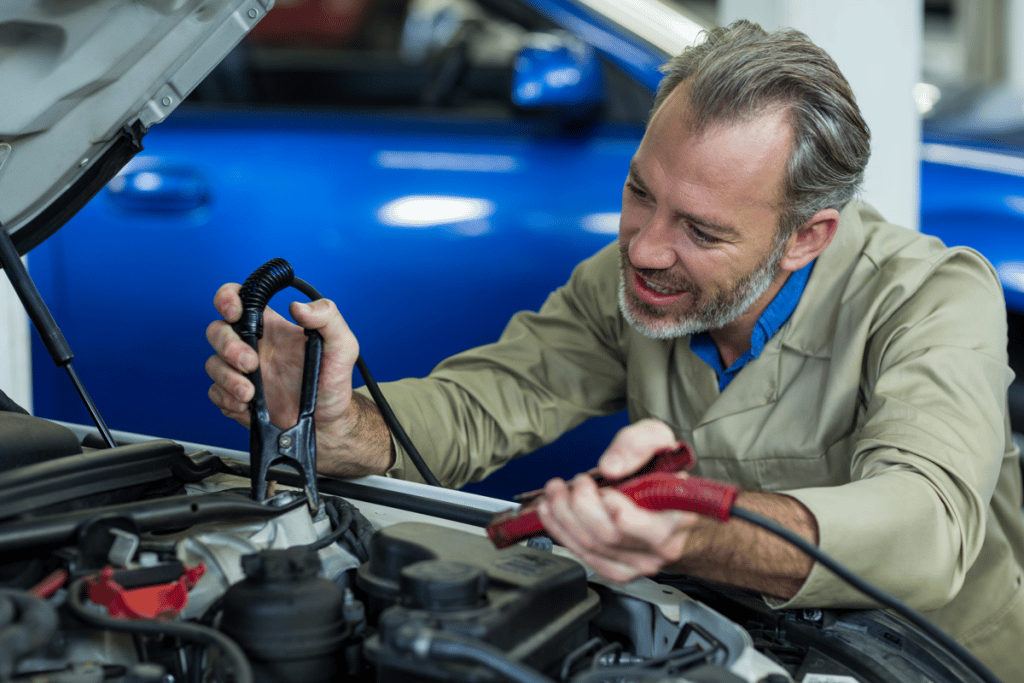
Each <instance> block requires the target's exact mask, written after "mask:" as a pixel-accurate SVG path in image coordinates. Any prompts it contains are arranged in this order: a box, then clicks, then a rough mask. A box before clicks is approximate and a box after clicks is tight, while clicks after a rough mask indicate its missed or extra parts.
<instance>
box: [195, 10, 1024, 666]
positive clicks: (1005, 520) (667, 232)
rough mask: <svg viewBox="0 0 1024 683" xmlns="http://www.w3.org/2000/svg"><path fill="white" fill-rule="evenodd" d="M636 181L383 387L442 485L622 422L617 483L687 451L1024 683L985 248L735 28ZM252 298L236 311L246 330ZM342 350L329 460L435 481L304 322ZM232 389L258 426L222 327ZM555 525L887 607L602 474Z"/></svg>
mask: <svg viewBox="0 0 1024 683" xmlns="http://www.w3.org/2000/svg"><path fill="white" fill-rule="evenodd" d="M667 74H668V75H667V77H666V79H665V81H664V83H663V84H662V87H661V89H660V91H659V94H658V96H657V99H656V102H655V111H654V113H653V115H652V117H651V120H650V122H649V125H648V129H647V131H646V133H645V135H644V138H643V141H642V142H641V144H640V147H639V149H638V150H637V153H636V155H635V157H634V158H633V161H632V164H631V166H630V169H629V174H628V176H627V179H626V183H625V188H624V192H623V200H622V218H621V223H620V233H619V240H618V244H617V245H613V246H610V247H609V248H606V249H604V250H602V251H601V252H599V253H598V254H597V255H595V256H594V257H592V258H591V259H588V260H587V261H585V262H584V263H582V264H581V265H580V266H579V267H578V268H577V269H576V271H575V272H574V273H573V275H572V278H571V279H570V281H569V283H567V284H566V285H565V286H564V287H562V288H560V289H559V290H557V291H556V292H554V293H553V294H552V295H551V297H550V298H549V299H548V301H547V302H546V303H545V305H544V307H543V308H542V309H541V311H540V312H539V313H521V314H519V315H517V316H516V317H514V318H513V320H512V321H511V322H510V323H509V326H508V328H507V329H506V331H505V333H504V334H503V335H502V338H501V339H500V340H499V341H498V342H497V343H496V344H492V345H489V346H485V347H481V348H479V349H474V350H471V351H468V352H466V353H463V354H459V355H458V356H455V357H453V358H451V359H449V360H448V361H445V362H444V363H442V364H441V365H440V366H438V368H437V369H435V371H434V372H433V373H431V375H430V377H428V378H426V379H420V380H403V381H401V382H395V383H392V384H390V385H388V386H387V387H386V388H385V393H386V394H387V395H388V397H389V400H390V401H391V402H392V404H393V406H394V407H395V410H396V413H397V414H398V415H399V416H400V418H401V419H402V421H403V423H404V424H405V426H406V428H407V429H408V430H409V431H410V433H411V436H412V439H413V442H414V443H416V444H417V445H418V447H419V448H420V449H421V450H423V451H424V456H425V458H426V459H427V461H428V463H429V464H430V466H431V468H432V469H433V471H434V472H435V473H436V474H437V475H438V477H439V478H440V479H441V480H442V481H443V482H446V483H447V484H450V485H461V484H462V483H464V482H466V481H469V480H471V479H476V478H480V477H482V476H485V475H486V474H487V472H489V471H491V470H493V469H494V468H496V467H498V466H500V465H501V464H502V463H503V462H505V461H506V460H508V459H509V458H511V457H514V456H516V455H519V454H521V453H525V452H528V451H530V450H532V449H534V448H536V447H538V446H539V445H542V444H543V443H546V442H548V441H551V440H553V439H554V438H556V437H557V436H558V435H559V434H561V433H562V432H564V431H565V430H567V429H569V428H571V427H573V426H575V425H576V424H578V423H579V422H581V421H583V420H584V419H586V418H587V417H590V416H592V415H596V414H602V413H610V412H613V411H615V410H618V409H619V408H621V407H623V406H624V405H625V406H628V408H629V410H630V415H631V418H632V419H633V420H634V421H635V424H634V425H632V426H631V427H629V428H627V429H626V430H623V432H621V433H620V434H619V435H618V436H617V437H616V439H615V440H614V441H613V443H612V444H611V446H610V447H609V448H608V450H607V451H606V452H605V454H604V455H603V456H602V457H601V459H600V461H599V463H598V467H599V469H600V470H601V472H602V473H603V474H605V475H607V476H611V477H617V476H623V475H625V474H628V473H630V472H632V471H635V470H636V469H638V468H639V467H640V466H641V465H642V464H643V463H644V462H646V461H647V460H648V459H649V458H650V457H651V455H652V453H653V452H654V451H656V450H657V449H659V448H661V447H664V446H667V445H671V444H672V443H674V441H675V439H676V438H682V439H684V440H686V441H688V442H690V443H692V444H693V445H694V447H695V450H696V452H697V454H698V458H699V462H698V466H697V470H696V473H698V474H700V475H702V476H706V477H711V478H715V479H721V480H726V481H730V482H732V483H735V484H738V485H739V486H741V487H742V488H743V492H741V493H740V495H739V498H738V499H737V504H738V505H740V506H741V507H745V508H749V509H753V510H755V511H758V512H760V513H762V514H764V515H766V516H768V517H771V518H773V519H775V520H777V521H779V522H781V523H783V524H784V525H786V526H788V527H789V528H791V529H794V530H795V531H797V532H798V533H800V534H801V535H803V536H804V537H805V538H807V539H809V540H811V541H813V542H815V543H817V544H818V545H820V546H821V548H822V549H823V550H824V551H826V552H827V553H829V554H831V555H832V556H834V557H836V558H837V559H838V560H839V561H841V562H843V563H844V564H846V565H847V566H849V567H850V568H851V569H853V570H854V571H855V572H857V573H859V574H860V575H862V576H864V577H865V578H867V579H868V580H870V581H872V582H873V583H875V584H877V585H879V586H880V587H881V588H882V589H884V590H886V591H888V592H890V593H892V594H895V595H896V596H897V597H899V598H901V599H903V600H904V601H906V602H908V603H910V604H911V605H912V606H914V607H916V608H918V609H920V610H923V611H925V613H926V615H927V616H928V617H929V618H931V619H932V620H934V621H935V622H936V623H937V624H938V625H939V626H940V627H941V628H943V629H945V630H946V631H947V632H948V633H950V634H951V635H953V636H954V637H955V638H957V639H958V640H960V641H961V642H963V643H964V644H965V645H966V646H967V647H968V648H969V649H971V650H972V651H973V652H974V653H975V654H976V655H977V656H978V657H979V658H981V659H982V660H983V661H984V662H985V663H986V664H988V665H989V666H990V667H991V668H992V669H993V670H994V671H995V672H996V673H997V674H998V675H999V676H1001V677H1002V678H1003V679H1004V680H1005V681H1024V655H1022V654H1021V648H1020V647H1019V646H1018V644H1019V643H1020V642H1024V571H1022V569H1021V564H1022V563H1024V523H1022V518H1021V509H1020V508H1021V481H1020V472H1019V469H1018V460H1017V459H1018V452H1017V450H1016V448H1015V447H1014V446H1013V443H1012V440H1011V439H1010V431H1009V424H1008V419H1007V413H1006V389H1007V386H1008V384H1009V382H1010V379H1011V372H1010V370H1009V369H1008V367H1007V365H1006V349H1005V347H1006V329H1005V318H1004V315H1005V314H1004V306H1003V300H1002V294H1001V290H1000V286H999V282H998V279H997V278H996V276H995V273H994V272H993V270H992V268H991V266H990V265H988V264H987V263H986V262H985V261H984V260H983V259H982V258H981V257H980V256H979V255H977V254H976V253H975V252H972V251H970V250H966V249H946V248H945V247H943V246H942V245H941V244H940V243H939V242H938V241H937V240H934V239H932V238H928V237H924V236H921V235H919V234H917V233H913V232H910V231H907V230H903V229H901V228H897V227H895V226H891V225H888V224H886V223H885V222H884V221H883V220H882V218H881V217H880V216H879V215H878V214H877V213H875V212H874V211H873V210H872V209H871V208H870V207H868V206H866V205H864V204H862V203H860V202H858V201H855V200H853V199H852V197H853V195H854V193H855V192H856V189H857V186H858V184H859V183H860V181H861V178H862V175H863V169H864V166H865V164H866V163H867V158H868V154H869V136H868V131H867V128H866V126H865V125H864V122H863V120H862V119H861V117H860V114H859V112H858V109H857V106H856V103H855V102H854V98H853V94H852V92H851V91H850V88H849V85H848V84H847V82H846V81H845V79H844V78H843V77H842V75H841V74H840V73H839V71H838V69H837V68H836V66H835V64H834V63H833V62H832V60H831V59H830V58H829V57H828V56H827V55H826V54H825V53H824V52H822V51H821V50H820V49H819V48H817V47H816V46H814V45H813V44H811V43H810V42H809V41H808V40H807V39H806V37H805V36H803V35H802V34H799V33H796V32H791V31H790V32H780V33H776V34H772V35H766V34H765V33H764V32H763V31H761V29H760V28H758V27H756V26H754V25H752V24H750V23H748V22H738V23H737V24H734V25H732V26H730V27H728V28H726V29H716V30H714V31H711V32H710V34H709V36H708V37H707V40H705V41H704V42H703V43H701V44H700V45H698V46H696V47H694V48H691V49H689V50H687V51H686V52H684V53H683V54H682V55H680V56H679V57H677V58H676V59H675V60H673V61H672V62H670V64H669V65H668V67H667ZM236 292H237V285H226V286H225V287H223V288H221V290H220V291H219V292H218V293H217V295H216V298H215V304H216V306H217V308H218V310H219V311H220V312H221V314H222V315H223V316H224V317H225V319H226V320H228V321H233V320H235V319H236V318H237V317H238V314H239V302H238V297H237V294H236ZM291 313H292V316H293V317H294V318H295V320H296V321H297V322H298V323H299V324H300V325H301V326H302V327H305V328H311V329H319V330H320V331H321V332H322V333H323V335H324V337H325V340H326V349H327V351H326V358H325V363H326V367H325V370H324V373H323V374H324V376H325V377H326V378H327V379H325V381H324V383H323V384H322V388H321V401H320V404H319V406H318V414H317V429H318V442H317V443H318V457H319V458H320V467H321V470H322V471H324V472H325V473H328V474H336V475H340V476H349V475H355V474H364V473H385V472H387V473H389V474H391V475H392V476H410V477H414V476H415V474H414V473H413V472H412V470H411V468H410V467H409V466H408V464H407V462H406V458H405V455H404V453H402V452H401V450H400V449H396V447H395V446H394V445H393V444H392V442H391V439H390V437H389V435H388V433H387V430H386V429H385V428H384V426H383V422H382V420H381V418H380V416H379V414H378V413H377V412H376V410H375V409H374V408H373V407H372V405H371V404H370V403H369V402H368V401H367V400H366V399H365V398H364V397H363V396H362V394H358V393H356V394H354V393H353V392H352V391H351V374H352V366H353V363H354V361H355V357H356V355H357V352H358V345H357V343H356V341H355V339H354V337H353V336H352V334H351V333H350V332H349V330H348V329H347V327H346V326H345V323H344V321H343V320H342V318H341V317H340V315H338V313H337V311H336V310H335V309H334V307H333V304H331V303H330V302H326V301H323V302H316V303H313V304H311V305H303V304H292V308H291ZM266 315H267V318H266V334H265V337H264V346H263V347H262V348H261V357H262V359H261V360H260V362H261V363H262V369H263V374H264V380H265V382H266V383H267V385H268V387H281V390H280V391H276V390H274V391H271V390H269V389H268V396H269V397H270V398H271V399H272V400H274V401H276V404H275V405H272V406H271V409H272V411H276V412H277V413H278V414H280V415H281V416H282V417H281V423H282V424H291V423H292V422H294V419H295V410H296V408H295V406H294V404H293V403H289V402H288V401H289V400H292V401H293V400H294V399H293V397H294V396H295V395H296V394H297V389H296V388H297V386H298V383H299V375H298V372H299V370H298V360H297V359H299V358H301V353H300V351H299V350H300V348H301V344H302V343H303V335H302V330H301V328H299V327H296V326H294V325H291V324H290V323H287V322H286V321H284V320H283V319H282V318H281V317H280V316H278V315H276V314H274V313H272V312H270V311H268V312H267V314H266ZM208 337H209V339H210V341H211V343H212V345H213V346H214V348H215V349H216V350H217V351H218V355H216V356H214V357H212V358H211V359H210V361H209V362H208V364H207V371H208V372H209V374H210V376H211V377H212V378H213V379H214V381H215V385H214V386H213V388H212V389H211V392H210V396H211V399H212V400H213V402H214V403H215V404H217V405H218V406H219V407H220V408H221V409H222V410H223V411H224V412H225V414H227V415H229V416H231V417H233V418H235V419H237V420H239V421H240V422H242V423H243V424H244V423H246V422H247V419H248V414H247V412H246V401H248V399H249V398H250V397H251V396H252V387H251V385H250V384H249V383H248V382H247V381H246V380H245V379H244V377H243V376H242V374H241V372H246V371H251V370H253V369H254V368H255V367H256V364H257V357H256V354H255V353H254V352H253V351H252V350H251V349H249V348H248V347H247V346H245V345H244V344H242V343H241V341H240V340H239V339H238V338H237V336H235V335H234V333H233V332H232V331H231V329H230V327H229V326H228V325H227V324H226V323H225V322H223V321H219V322H216V323H213V324H212V325H211V326H210V329H209V331H208ZM545 498H546V499H545V501H544V503H543V505H542V506H541V519H542V521H543V522H544V525H545V527H546V528H547V530H548V531H549V532H550V533H551V535H552V536H553V537H554V538H555V539H556V540H558V541H559V542H561V543H563V544H564V545H565V546H566V547H568V548H569V549H571V550H573V551H574V552H575V553H576V554H578V555H579V556H580V557H581V558H582V559H584V560H585V561H587V562H588V563H589V564H591V565H592V566H593V567H594V568H595V569H596V570H597V571H599V572H600V573H602V574H604V575H605V576H607V577H609V578H612V579H615V580H629V579H632V578H635V577H636V576H639V575H650V574H653V573H656V572H658V571H663V570H664V571H674V572H682V573H687V574H691V575H696V576H699V577H704V578H707V579H710V580H714V581H719V582H726V583H730V584H734V585H738V586H742V587H746V588H750V589H755V590H759V591H761V592H762V593H764V594H766V595H767V596H770V597H769V600H770V601H772V602H773V604H775V605H777V606H783V607H802V606H847V607H862V606H871V603H870V602H869V601H867V600H866V599H865V598H864V597H863V596H862V595H860V594H858V593H857V592H856V591H855V590H853V589H851V588H849V587H848V586H846V585H845V584H843V583H842V582H841V581H840V580H838V579H836V578H835V577H833V576H831V575H830V574H829V572H828V571H827V570H825V569H823V568H821V567H820V566H816V565H813V566H812V563H811V562H810V561H809V560H808V559H807V558H805V557H803V556H802V555H801V554H800V553H798V552H797V551H795V550H793V549H792V548H790V547H788V546H787V545H786V544H784V543H783V542H781V541H777V540H776V539H774V538H772V537H771V536H769V535H768V534H767V533H765V532H762V531H760V530H756V529H753V528H751V527H749V526H747V525H745V524H743V523H739V522H734V523H729V524H719V523H717V522H714V521H709V520H705V519H700V518H697V517H696V516H694V515H690V514H685V513H682V512H675V511H669V512H659V513H653V512H647V511H644V510H641V509H639V508H637V507H636V506H635V505H633V504H632V502H630V501H629V500H628V499H626V498H625V497H624V496H622V495H620V494H618V493H617V492H615V491H607V490H598V489H597V488H596V486H595V485H594V483H593V481H592V480H591V479H590V478H589V477H586V476H580V477H577V478H575V479H574V480H573V481H571V482H569V483H566V482H563V481H561V480H553V481H551V482H549V483H548V485H547V487H546V497H545Z"/></svg>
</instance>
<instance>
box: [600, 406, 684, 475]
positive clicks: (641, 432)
mask: <svg viewBox="0 0 1024 683" xmlns="http://www.w3.org/2000/svg"><path fill="white" fill-rule="evenodd" d="M675 445H676V437H675V435H674V434H673V433H672V430H671V429H670V428H669V426H668V425H666V424H665V423H664V422H660V421H658V420H654V419H650V418H647V419H643V420H640V421H639V422H635V423H633V424H631V425H629V426H628V427H624V428H623V429H620V430H619V432H618V433H617V434H616V435H615V438H614V439H612V442H611V444H609V446H608V448H607V450H605V452H604V454H602V455H601V458H600V460H598V462H597V468H598V470H600V472H601V474H602V475H603V476H605V477H608V478H609V479H621V478H622V477H627V476H629V475H630V474H633V473H634V472H636V471H637V470H639V469H640V468H641V467H643V466H644V465H646V464H647V463H648V462H650V460H651V458H652V457H653V456H654V453H655V452H657V451H659V450H661V449H662V448H671V447H674V446H675Z"/></svg>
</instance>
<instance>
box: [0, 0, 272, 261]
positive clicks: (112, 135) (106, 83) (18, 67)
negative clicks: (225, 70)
mask: <svg viewBox="0 0 1024 683" xmlns="http://www.w3.org/2000/svg"><path fill="white" fill-rule="evenodd" d="M273 2H274V0H3V2H2V3H0V222H2V223H3V225H4V227H5V228H6V229H7V231H8V232H9V233H11V234H12V236H15V235H16V233H17V232H18V231H19V230H21V229H23V228H24V227H26V226H27V225H28V224H29V223H30V222H31V221H32V220H33V219H34V218H37V217H38V216H39V215H40V214H41V212H43V211H44V209H45V208H46V207H47V206H48V205H49V204H50V203H51V202H53V201H54V200H55V199H56V198H57V197H59V196H61V195H62V194H64V193H65V191H67V190H68V189H69V188H71V186H72V185H73V184H74V183H75V182H76V181H77V180H79V179H80V178H81V177H82V175H83V174H85V173H87V172H88V171H89V169H90V168H91V167H92V166H93V164H95V163H96V160H97V159H99V158H101V157H102V156H103V154H105V153H106V152H107V151H108V149H109V148H110V147H111V146H112V145H113V144H114V141H115V140H116V139H117V138H118V137H119V135H120V133H121V131H122V130H124V129H125V128H126V127H128V128H131V127H133V126H134V127H135V129H136V131H137V134H136V136H138V133H144V132H145V130H146V129H148V128H149V126H151V125H153V124H155V123H159V122H160V121H163V120H164V118H166V116H167V115H168V114H169V113H170V112H171V111H173V110H174V109H175V107H177V106H178V105H179V104H180V103H181V101H182V99H184V98H185V97H186V96H187V95H188V93H190V92H191V91H192V89H193V88H195V86H196V85H198V84H199V82H200V81H202V79H203V78H204V77H205V76H206V75H207V74H208V73H209V72H210V71H211V70H212V69H213V67H214V66H216V65H217V64H218V63H219V62H220V61H221V60H222V59H223V58H224V56H225V55H226V54H227V53H228V52H229V51H230V50H231V49H232V48H233V47H234V46H235V45H236V44H237V43H238V42H239V41H240V40H241V39H242V37H243V36H244V35H245V34H246V33H247V32H248V31H249V29H251V28H252V27H253V26H254V25H255V24H256V22H258V21H259V20H260V19H262V18H263V16H265V15H266V13H267V12H268V11H269V10H270V8H271V7H272V6H273ZM136 124H138V125H136ZM95 189H98V188H95ZM94 191H95V190H94ZM65 220H66V218H65ZM47 222H48V223H52V222H53V221H52V220H49V221H47ZM37 223H39V221H37ZM57 227H59V226H57ZM51 228H52V229H49V230H48V231H47V232H46V235H48V234H49V233H50V232H52V231H53V230H55V229H56V227H52V226H51ZM31 229H32V230H34V231H40V230H45V229H46V226H41V225H33V226H32V227H31ZM46 235H43V237H45V236H46ZM20 237H23V238H24V237H25V235H21V236H20ZM17 241H19V240H17V239H16V242H17ZM20 241H22V242H24V241H25V240H24V239H23V240H20ZM30 241H31V240H30ZM30 246H31V245H30Z"/></svg>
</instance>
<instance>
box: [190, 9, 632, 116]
mask: <svg viewBox="0 0 1024 683" xmlns="http://www.w3.org/2000/svg"><path fill="white" fill-rule="evenodd" d="M554 30H557V27H555V26H554V25H553V24H551V22H549V21H547V20H546V19H545V18H544V17H543V16H541V15H540V14H538V13H536V12H535V11H533V10H532V8H530V7H529V5H528V4H525V3H523V2H518V1H516V0H480V1H479V2H478V1H476V0H277V2H276V4H275V7H274V9H273V10H272V11H271V12H270V13H269V14H268V15H267V16H266V17H265V18H264V19H263V20H262V21H261V22H260V23H259V24H257V25H256V26H255V28H254V29H253V30H252V32H251V33H250V34H249V35H248V36H247V37H246V39H245V41H244V42H243V43H242V44H241V45H240V46H239V47H238V48H237V49H236V50H234V51H233V52H232V53H231V54H230V55H229V56H228V58H227V59H225V60H224V62H222V63H221V65H219V66H218V67H217V69H216V70H215V71H214V72H213V73H211V75H210V76H209V77H208V78H207V79H206V80H205V81H204V82H203V83H202V84H200V86H199V87H198V88H196V91H195V92H194V93H193V94H192V96H191V97H190V98H189V102H190V103H192V104H220V105H223V104H245V105H250V106H252V105H255V106H257V107H265V108H279V107H303V108H345V109H381V108H386V109H395V110H409V111H422V112H429V111H434V110H436V111H443V112H446V113H453V112H458V113H465V114H471V115H474V116H484V117H520V118H521V117H524V116H537V113H536V112H531V113H530V114H527V113H525V112H522V111H517V110H516V108H515V106H514V105H513V104H512V101H511V97H510V93H511V88H512V64H513V61H514V59H515V57H516V55H517V54H518V52H519V51H520V50H521V49H522V48H523V46H524V45H526V44H528V43H529V42H530V41H531V40H532V39H534V38H535V35H536V33H538V32H550V31H554ZM603 70H604V80H605V89H606V102H605V106H604V107H603V109H602V112H601V116H602V118H603V119H604V120H610V121H617V122H631V123H636V122H642V121H643V120H644V119H645V118H646V115H647V112H648V111H649V108H650V102H651V100H650V94H649V93H648V92H647V91H646V90H645V89H644V88H643V87H642V86H640V85H639V84H637V83H636V82H634V81H633V80H632V79H630V78H629V77H627V76H626V75H625V74H623V73H622V72H620V71H619V70H618V69H616V68H615V67H614V66H612V65H611V64H610V63H608V62H606V61H605V62H603Z"/></svg>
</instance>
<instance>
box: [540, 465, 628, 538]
mask: <svg viewBox="0 0 1024 683" xmlns="http://www.w3.org/2000/svg"><path fill="white" fill-rule="evenodd" d="M542 507H543V509H544V511H545V512H544V514H543V515H542V516H541V522H542V523H543V522H544V520H545V519H549V520H550V522H551V524H552V527H553V529H557V530H558V532H559V533H560V534H561V535H562V536H563V537H564V538H565V539H566V540H567V541H568V542H569V543H570V544H571V546H572V547H573V548H581V549H585V550H586V551H588V552H601V549H602V548H603V547H604V546H607V545H609V544H611V543H614V542H615V540H616V537H617V532H616V529H615V526H614V524H613V523H612V520H611V518H610V517H609V516H608V514H607V512H606V511H605V509H604V506H603V504H602V503H601V499H600V497H599V496H598V493H597V486H596V485H595V484H594V482H593V480H591V479H590V477H586V476H583V475H578V476H577V477H576V478H574V479H573V480H572V482H570V483H568V484H567V483H566V482H564V481H562V480H561V479H555V480H552V481H550V482H548V483H547V485H546V486H545V487H544V502H543V506H542ZM545 515H546V516H545ZM558 540H559V541H562V540H563V539H562V538H559V539H558Z"/></svg>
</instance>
